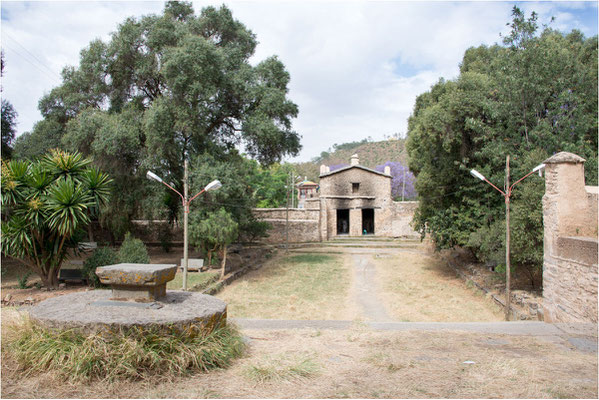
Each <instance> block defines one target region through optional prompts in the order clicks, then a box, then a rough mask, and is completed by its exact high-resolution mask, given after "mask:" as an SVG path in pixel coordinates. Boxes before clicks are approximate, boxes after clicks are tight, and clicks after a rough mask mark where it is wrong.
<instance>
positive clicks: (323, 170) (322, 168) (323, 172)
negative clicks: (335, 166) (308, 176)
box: [320, 164, 328, 175]
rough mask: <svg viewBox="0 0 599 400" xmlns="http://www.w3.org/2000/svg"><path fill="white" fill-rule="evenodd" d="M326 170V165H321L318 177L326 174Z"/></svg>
mask: <svg viewBox="0 0 599 400" xmlns="http://www.w3.org/2000/svg"><path fill="white" fill-rule="evenodd" d="M327 169H328V168H327V166H326V165H324V164H322V165H321V166H320V175H324V174H326V173H327Z"/></svg>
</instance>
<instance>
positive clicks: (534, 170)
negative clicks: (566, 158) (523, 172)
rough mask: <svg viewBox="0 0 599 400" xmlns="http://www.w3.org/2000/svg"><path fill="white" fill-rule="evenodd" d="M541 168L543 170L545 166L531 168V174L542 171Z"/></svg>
mask: <svg viewBox="0 0 599 400" xmlns="http://www.w3.org/2000/svg"><path fill="white" fill-rule="evenodd" d="M543 168H545V164H539V165H537V166H536V167H534V168H533V170H532V172H537V171H540V170H542V169H543Z"/></svg>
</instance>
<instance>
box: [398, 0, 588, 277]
mask: <svg viewBox="0 0 599 400" xmlns="http://www.w3.org/2000/svg"><path fill="white" fill-rule="evenodd" d="M512 17H513V18H512V21H511V23H510V24H508V25H509V26H510V27H511V32H510V33H509V34H508V35H507V36H505V37H504V38H503V46H501V45H494V46H490V47H487V46H480V47H476V48H470V49H468V50H467V51H466V53H465V54H464V58H463V61H462V63H461V65H460V74H459V76H458V77H457V78H456V79H454V80H449V81H446V80H443V79H441V80H440V81H439V82H438V83H436V84H435V85H433V86H432V88H431V90H430V91H428V92H426V93H423V94H421V95H420V96H418V98H417V99H416V103H415V105H414V111H413V113H412V115H411V116H410V118H409V121H408V128H409V131H408V143H407V149H408V152H409V155H410V163H409V166H410V169H411V170H412V171H413V172H414V173H415V174H416V177H417V181H416V190H417V192H418V194H419V200H420V205H419V208H418V210H417V213H416V216H415V224H416V228H418V229H419V230H420V231H421V232H425V231H427V232H430V233H431V235H432V238H433V239H434V241H435V243H436V245H437V246H438V247H440V248H448V247H452V246H455V245H458V246H466V247H469V248H471V249H472V250H473V251H474V252H475V253H477V255H478V256H479V257H480V258H482V259H485V258H487V259H488V258H493V256H492V254H496V256H495V258H499V260H500V261H501V262H502V260H503V256H501V254H502V250H501V247H502V246H503V244H502V243H498V242H500V241H501V237H503V232H504V229H505V228H504V224H503V219H504V215H505V214H504V199H503V197H502V196H501V195H499V194H498V193H496V192H495V191H494V190H493V189H492V188H490V187H489V186H488V185H483V184H481V183H480V181H478V180H476V179H474V178H472V177H471V176H470V175H469V173H468V172H469V170H470V169H472V168H475V169H477V170H478V171H480V172H481V173H482V174H483V175H485V177H487V179H489V180H490V181H491V182H493V183H495V184H496V185H497V186H499V187H501V182H502V181H504V178H505V160H506V155H510V156H511V160H512V161H511V176H512V182H514V180H515V179H518V178H520V177H522V176H524V175H525V174H526V173H528V172H529V171H530V170H531V169H532V168H533V167H534V166H535V165H537V164H539V163H541V162H542V161H543V160H544V159H545V158H547V157H548V156H550V155H552V154H554V153H556V152H559V151H570V152H573V153H576V154H579V155H580V156H582V157H584V158H586V160H587V163H586V168H585V171H586V180H587V184H591V185H593V184H594V185H596V184H597V36H594V37H591V38H585V37H584V36H583V35H582V34H581V33H580V32H579V31H576V30H574V31H572V32H570V33H568V34H564V33H561V32H558V31H555V30H553V29H550V28H548V27H545V28H544V29H543V30H542V31H539V27H538V24H537V16H536V14H534V13H532V14H531V16H530V17H528V18H527V17H526V16H525V15H524V14H523V13H522V12H521V11H520V10H519V9H518V8H517V7H514V9H513V13H512ZM539 181H540V179H539V178H538V177H535V176H531V177H530V178H528V179H526V180H525V181H523V182H521V183H520V184H519V185H518V186H517V187H516V188H515V190H514V196H513V215H514V217H513V218H514V224H513V225H514V229H515V230H516V234H514V235H512V238H513V242H514V244H513V246H514V247H513V249H514V251H513V254H514V258H516V260H514V261H515V262H516V263H517V264H519V265H520V266H526V267H527V268H533V269H534V268H536V269H537V270H538V269H539V267H540V265H541V262H542V261H541V260H542V248H543V246H542V205H541V197H542V195H543V191H544V188H543V184H542V182H539ZM490 232H493V233H490ZM488 241H491V242H493V243H489V242H488ZM494 246H495V247H497V246H499V249H496V250H497V251H485V249H490V248H493V247H494ZM517 249H520V250H521V251H518V250H517ZM503 254H505V253H504V252H503Z"/></svg>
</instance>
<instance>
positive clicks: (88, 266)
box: [81, 247, 119, 287]
mask: <svg viewBox="0 0 599 400" xmlns="http://www.w3.org/2000/svg"><path fill="white" fill-rule="evenodd" d="M118 262H119V258H118V256H117V254H116V252H115V251H114V250H112V249H111V248H109V247H99V248H97V249H96V250H95V251H94V252H93V253H92V255H91V257H89V258H88V259H87V260H86V261H85V263H84V264H83V268H82V269H81V274H82V275H83V278H87V281H88V282H89V283H90V284H91V285H93V286H94V287H101V286H104V285H102V284H101V283H100V279H99V278H98V275H96V268H98V267H103V266H105V265H112V264H117V263H118Z"/></svg>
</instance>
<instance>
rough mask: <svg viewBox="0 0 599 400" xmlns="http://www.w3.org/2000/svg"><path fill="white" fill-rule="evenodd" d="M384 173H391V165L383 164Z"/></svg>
mask: <svg viewBox="0 0 599 400" xmlns="http://www.w3.org/2000/svg"><path fill="white" fill-rule="evenodd" d="M385 174H386V175H391V167H390V166H388V165H385Z"/></svg>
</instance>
